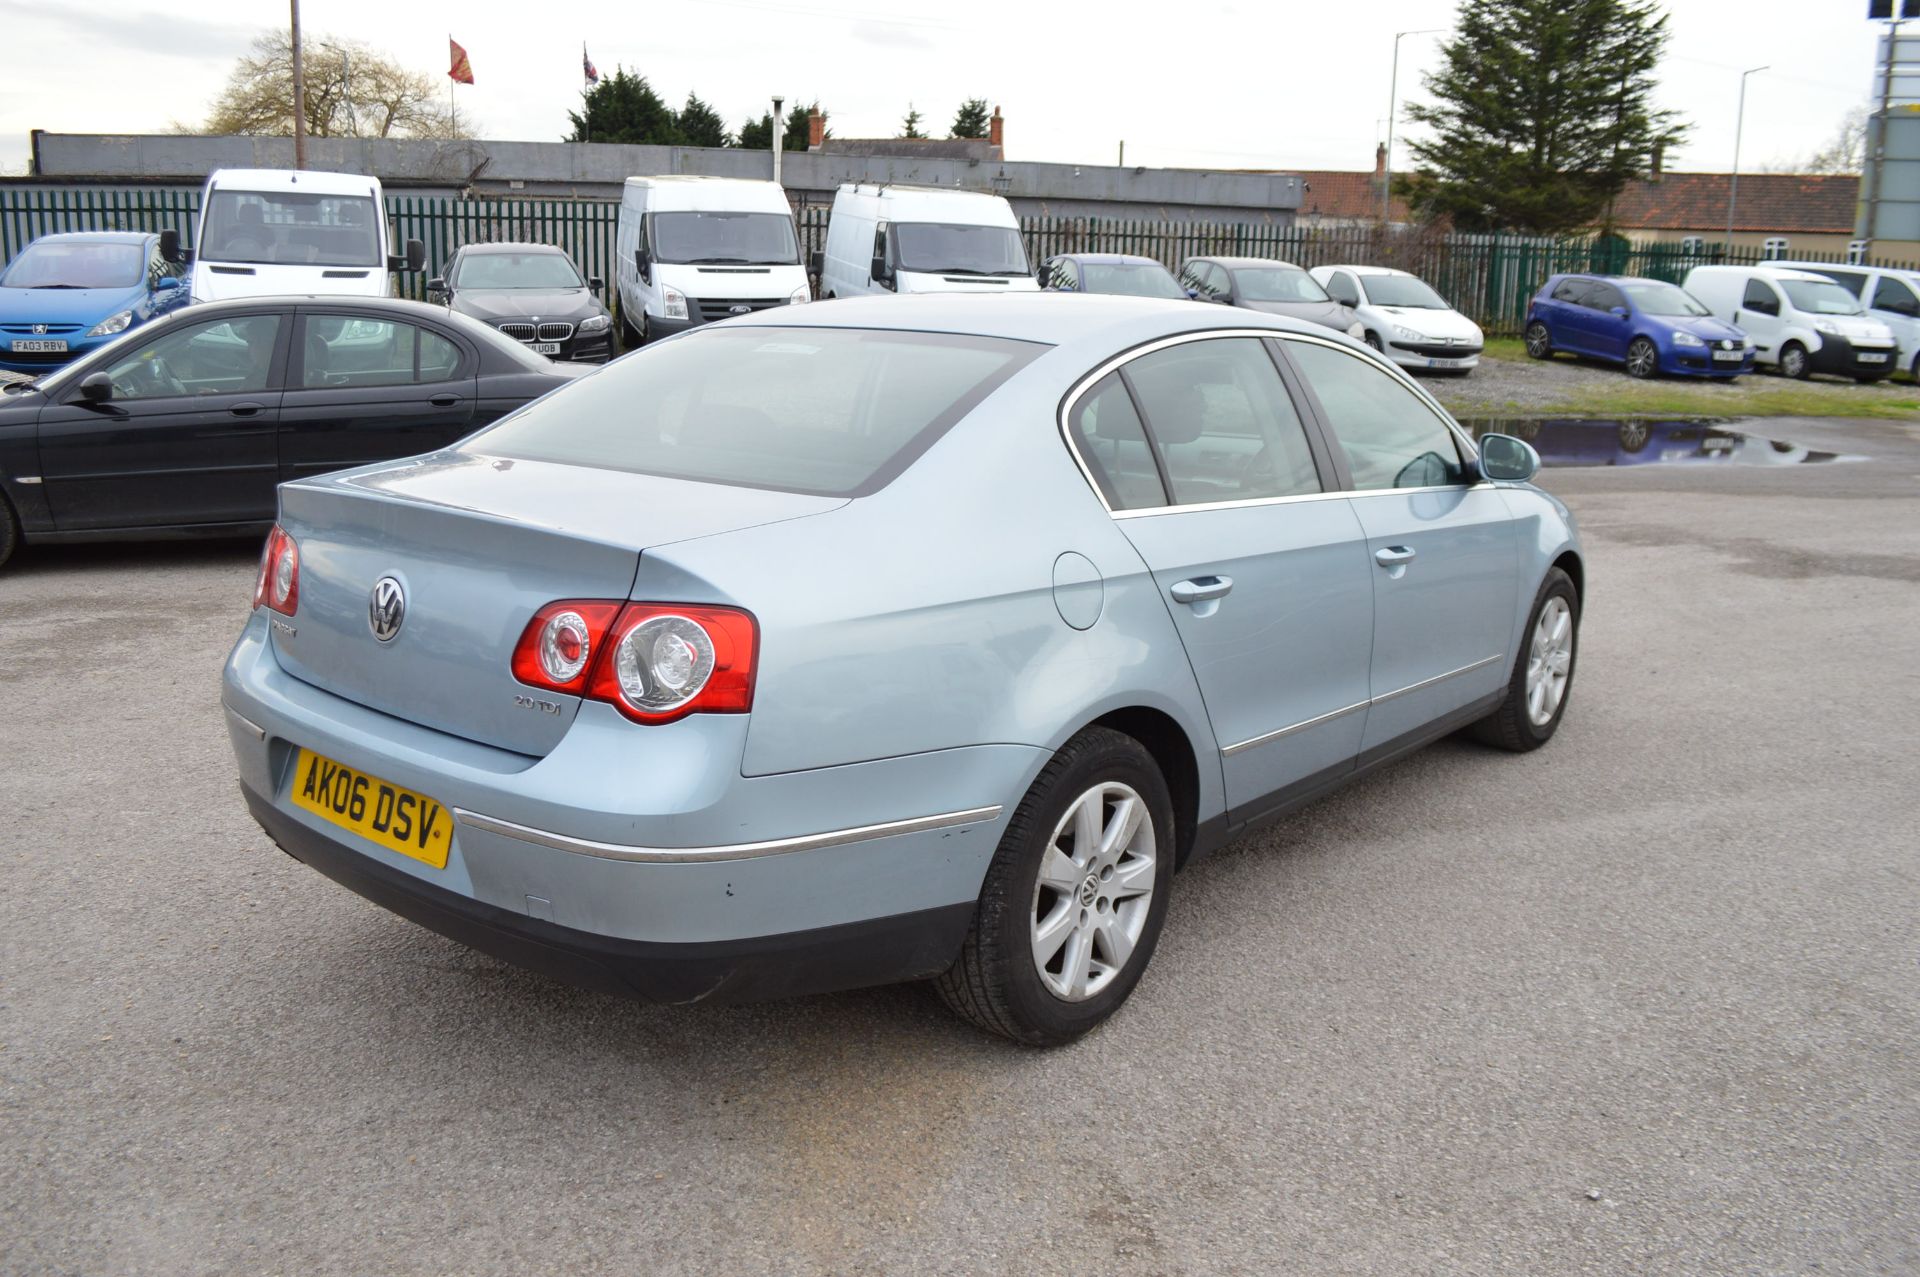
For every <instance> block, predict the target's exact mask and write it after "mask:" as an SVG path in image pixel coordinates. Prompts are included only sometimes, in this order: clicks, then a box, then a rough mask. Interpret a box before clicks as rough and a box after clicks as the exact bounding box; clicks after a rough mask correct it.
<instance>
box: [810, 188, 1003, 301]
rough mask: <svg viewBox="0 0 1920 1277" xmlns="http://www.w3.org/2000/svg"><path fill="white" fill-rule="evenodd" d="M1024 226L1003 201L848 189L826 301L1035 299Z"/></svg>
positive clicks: (839, 202) (827, 266) (833, 227)
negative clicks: (956, 296) (872, 296)
mask: <svg viewBox="0 0 1920 1277" xmlns="http://www.w3.org/2000/svg"><path fill="white" fill-rule="evenodd" d="M1039 289H1040V282H1039V281H1038V280H1036V279H1035V278H1034V277H1033V267H1032V265H1031V264H1029V263H1028V261H1027V250H1026V246H1025V245H1024V244H1023V243H1021V241H1020V219H1019V218H1017V217H1015V216H1014V215H1013V208H1012V206H1011V205H1009V204H1008V203H1007V202H1006V201H1005V200H1003V199H1001V198H1000V197H999V196H998V195H988V194H986V193H984V192H979V191H951V190H947V189H945V188H943V187H930V186H878V185H874V184H872V183H867V182H861V183H857V184H856V183H848V184H846V185H844V186H842V187H841V188H840V189H839V190H838V191H836V192H835V193H834V197H833V213H832V214H831V216H830V217H829V218H828V220H827V251H826V254H825V257H824V260H823V261H822V263H821V268H820V292H821V295H822V296H824V297H859V296H861V295H863V294H866V293H940V292H946V293H961V292H974V293H989V292H997V293H1032V292H1038V291H1039Z"/></svg>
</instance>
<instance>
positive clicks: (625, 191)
mask: <svg viewBox="0 0 1920 1277" xmlns="http://www.w3.org/2000/svg"><path fill="white" fill-rule="evenodd" d="M616 242H617V244H618V248H619V251H618V252H617V253H616V254H615V257H616V259H617V263H618V279H619V285H620V331H621V334H622V335H623V336H624V337H625V338H626V344H627V345H628V346H629V347H631V346H635V345H638V344H639V343H641V342H644V341H651V340H652V339H653V338H655V337H664V336H667V335H668V334H671V333H677V332H681V331H683V330H685V329H688V328H692V327H693V326H694V325H696V324H705V323H710V322H712V321H713V320H716V319H725V318H727V317H728V316H730V315H750V314H752V313H753V312H754V311H756V310H765V309H767V308H768V307H770V306H786V305H791V304H797V303H800V302H804V301H809V300H811V299H812V296H813V294H812V292H811V291H810V290H809V288H808V286H807V272H806V268H805V267H804V266H802V265H801V264H800V238H799V236H798V234H796V233H795V231H794V227H793V206H792V205H790V204H788V203H787V193H786V192H785V191H784V190H782V189H781V188H780V185H779V183H777V182H761V181H754V180H750V179H746V178H734V177H693V176H668V177H630V178H628V179H627V181H626V185H625V186H624V187H623V188H622V189H621V192H620V225H619V229H618V237H617V241H616Z"/></svg>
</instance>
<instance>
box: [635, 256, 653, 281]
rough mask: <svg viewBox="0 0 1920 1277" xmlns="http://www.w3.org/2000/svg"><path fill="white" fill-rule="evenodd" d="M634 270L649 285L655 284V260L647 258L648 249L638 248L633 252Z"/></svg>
mask: <svg viewBox="0 0 1920 1277" xmlns="http://www.w3.org/2000/svg"><path fill="white" fill-rule="evenodd" d="M633 269H634V272H635V273H636V274H638V275H639V276H640V278H641V279H643V280H645V281H646V282H647V283H649V284H651V283H652V282H653V258H651V257H649V256H647V250H646V249H644V248H636V249H634V250H633Z"/></svg>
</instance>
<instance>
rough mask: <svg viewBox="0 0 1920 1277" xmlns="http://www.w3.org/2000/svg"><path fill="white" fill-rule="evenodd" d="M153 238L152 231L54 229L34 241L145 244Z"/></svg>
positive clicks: (36, 237)
mask: <svg viewBox="0 0 1920 1277" xmlns="http://www.w3.org/2000/svg"><path fill="white" fill-rule="evenodd" d="M153 238H154V233H153V232H152V231H54V232H53V233H51V234H48V235H37V236H35V237H34V240H33V243H34V244H38V243H40V242H42V241H43V240H62V241H66V242H73V241H75V240H91V241H92V242H93V243H96V244H144V243H146V242H147V241H148V240H150V239H153ZM32 246H33V245H32V244H29V245H28V247H29V248H31V247H32Z"/></svg>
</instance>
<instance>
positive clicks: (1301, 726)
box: [1220, 701, 1369, 758]
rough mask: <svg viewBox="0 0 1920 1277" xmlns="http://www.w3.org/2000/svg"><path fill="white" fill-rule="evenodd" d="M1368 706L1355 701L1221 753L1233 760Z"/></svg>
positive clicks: (1233, 746)
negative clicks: (1283, 737)
mask: <svg viewBox="0 0 1920 1277" xmlns="http://www.w3.org/2000/svg"><path fill="white" fill-rule="evenodd" d="M1368 704H1369V702H1367V701H1355V702H1354V703H1353V704H1351V705H1347V706H1344V707H1342V708H1340V709H1336V710H1329V711H1328V712H1327V713H1325V714H1322V715H1320V716H1319V717H1317V718H1309V719H1307V720H1306V721H1304V722H1300V723H1295V724H1294V725H1293V726H1292V727H1282V728H1281V729H1280V730H1279V731H1277V732H1268V733H1267V734H1266V735H1264V736H1255V737H1254V738H1253V739H1252V740H1243V741H1241V742H1240V743H1239V744H1237V745H1229V746H1227V747H1226V748H1225V749H1223V750H1221V751H1220V753H1221V755H1222V756H1223V757H1226V758H1232V757H1233V756H1234V755H1235V754H1237V753H1239V752H1240V751H1241V750H1243V749H1252V748H1253V747H1254V746H1255V745H1264V744H1266V743H1267V742H1268V741H1276V740H1279V739H1280V738H1281V737H1282V736H1291V735H1293V734H1294V733H1295V732H1303V731H1305V730H1306V729H1307V728H1309V727H1314V726H1317V725H1319V724H1321V723H1330V722H1332V721H1333V720H1334V719H1336V718H1344V717H1346V716H1347V715H1348V714H1351V713H1353V712H1354V711H1355V710H1362V709H1365V708H1366V707H1367V705H1368Z"/></svg>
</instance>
